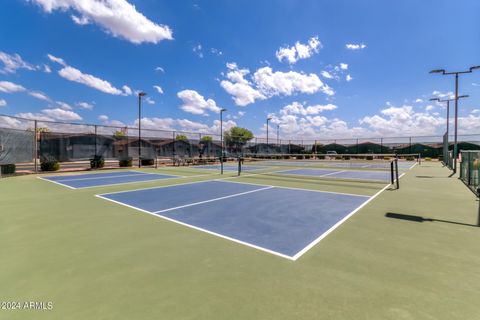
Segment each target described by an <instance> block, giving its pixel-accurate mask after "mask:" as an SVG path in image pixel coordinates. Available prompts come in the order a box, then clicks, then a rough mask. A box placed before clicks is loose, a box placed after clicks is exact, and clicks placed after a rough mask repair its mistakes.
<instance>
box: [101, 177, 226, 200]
mask: <svg viewBox="0 0 480 320" xmlns="http://www.w3.org/2000/svg"><path fill="white" fill-rule="evenodd" d="M219 174H220V173H210V174H199V175H195V176H185V177H182V178H194V177H205V176H214V175H219ZM164 180H165V179H164ZM210 181H216V180H199V181H190V182H182V183H174V184H167V185H165V186H155V187H148V188H139V189H131V190H125V191H116V192H109V193H102V194H99V195H98V196H103V195H109V194H117V193H126V192H132V191H142V190H150V189H160V188H168V187H175V186H183V185H188V184H195V183H201V182H210Z"/></svg>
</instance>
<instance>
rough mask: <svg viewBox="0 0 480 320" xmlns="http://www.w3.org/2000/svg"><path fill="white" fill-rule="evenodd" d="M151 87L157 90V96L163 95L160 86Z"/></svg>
mask: <svg viewBox="0 0 480 320" xmlns="http://www.w3.org/2000/svg"><path fill="white" fill-rule="evenodd" d="M153 87H154V88H155V90H157V92H158V93H159V94H163V89H162V87H160V86H153Z"/></svg>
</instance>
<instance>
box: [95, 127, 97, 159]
mask: <svg viewBox="0 0 480 320" xmlns="http://www.w3.org/2000/svg"><path fill="white" fill-rule="evenodd" d="M96 157H97V125H95V158H96Z"/></svg>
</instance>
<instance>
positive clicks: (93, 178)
mask: <svg viewBox="0 0 480 320" xmlns="http://www.w3.org/2000/svg"><path fill="white" fill-rule="evenodd" d="M91 175H97V173H92V174H91ZM144 175H160V174H158V173H142V174H125V175H121V176H115V175H111V176H106V177H104V176H102V177H88V178H76V179H75V178H72V179H63V180H60V181H82V180H95V179H97V180H100V179H114V178H123V177H138V176H144ZM164 175H165V176H172V175H170V174H164ZM52 177H67V176H52ZM72 177H74V176H72ZM45 180H49V181H53V180H50V179H49V178H48V177H45Z"/></svg>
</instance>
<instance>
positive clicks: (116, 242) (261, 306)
mask: <svg viewBox="0 0 480 320" xmlns="http://www.w3.org/2000/svg"><path fill="white" fill-rule="evenodd" d="M142 170H143V171H145V172H155V173H165V174H172V175H178V176H184V177H183V178H180V179H178V180H174V179H172V180H165V181H162V180H156V181H150V182H141V183H130V184H124V185H115V186H105V187H98V188H88V189H78V190H72V189H68V188H65V187H62V186H60V185H57V184H54V183H50V182H48V181H44V180H41V179H37V177H36V176H34V175H29V176H20V177H12V178H4V179H0V197H1V198H0V208H1V209H0V243H1V250H0V284H1V285H0V298H1V300H2V301H21V302H23V301H45V302H47V301H51V302H53V309H52V310H46V311H38V310H37V311H35V310H0V319H82V320H83V319H116V320H118V319H169V320H177V319H209V320H211V319H222V320H223V319H276V320H278V319H289V320H290V319H382V320H386V319H392V320H401V319H412V320H413V319H415V320H418V319H449V320H451V319H478V318H479V314H480V307H479V306H478V301H479V297H480V255H479V254H478V253H479V252H480V251H479V250H480V249H479V248H480V228H478V227H475V224H476V218H477V210H478V202H477V201H476V197H475V195H474V194H473V193H472V192H471V191H470V190H469V189H468V188H466V187H465V185H464V184H463V183H462V182H461V181H460V180H459V179H457V178H456V177H451V178H449V177H448V176H449V175H450V171H449V170H448V169H446V168H443V167H442V166H441V164H439V163H436V162H430V163H429V162H424V163H422V165H420V166H415V167H414V168H413V169H411V170H409V171H407V172H406V174H405V175H404V176H403V177H402V178H401V180H400V182H401V183H400V185H401V188H400V189H399V190H394V189H393V188H387V189H385V190H384V191H383V192H381V193H380V194H378V195H377V197H375V198H374V199H373V200H372V201H370V202H369V203H368V204H367V205H365V206H364V207H363V208H361V209H360V210H359V211H358V212H357V213H356V214H355V215H353V216H352V217H350V218H349V219H348V220H347V221H345V222H344V223H343V224H341V225H340V226H339V227H338V228H337V229H335V230H334V231H333V232H332V233H331V234H329V235H328V236H327V237H326V238H325V239H323V240H322V241H320V242H319V243H318V244H316V245H315V246H314V247H313V248H312V249H311V250H309V251H308V252H306V253H305V255H303V256H302V257H301V258H299V259H298V260H296V261H291V260H288V259H284V258H281V257H279V256H275V255H272V254H268V253H266V252H263V251H260V250H256V249H253V248H250V247H247V246H243V245H240V244H238V243H235V242H232V241H228V240H225V239H221V238H218V237H215V236H212V235H210V234H207V233H204V232H201V231H197V230H193V229H191V228H186V227H184V226H182V225H179V224H175V223H172V222H170V221H166V220H162V219H158V218H156V217H154V216H151V215H148V214H143V213H141V212H139V211H137V210H134V209H132V208H128V207H125V206H120V205H116V204H114V203H111V202H107V201H105V200H103V199H99V198H97V197H95V195H96V194H99V193H109V192H115V191H123V190H132V189H139V188H148V187H154V186H162V185H170V184H175V183H186V182H192V181H202V180H211V179H218V178H226V179H227V180H229V179H230V180H232V181H238V182H249V183H252V182H253V183H259V184H268V185H275V186H285V187H295V188H304V189H315V190H321V191H330V192H341V193H350V194H360V195H367V196H373V195H375V194H377V193H378V192H379V191H380V190H381V189H382V188H383V187H384V186H385V184H381V183H364V182H355V181H334V180H328V179H327V180H315V179H305V180H301V181H300V180H298V181H296V180H295V179H294V178H282V177H276V176H268V175H266V176H255V175H248V174H246V175H244V176H241V177H236V176H235V173H226V174H225V175H223V176H222V177H220V175H219V174H218V173H212V172H208V171H202V170H199V169H195V170H194V169H190V168H160V169H157V170H155V169H142ZM339 205H341V204H339ZM292 214H295V213H294V212H293V213H292ZM422 218H423V219H422Z"/></svg>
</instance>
